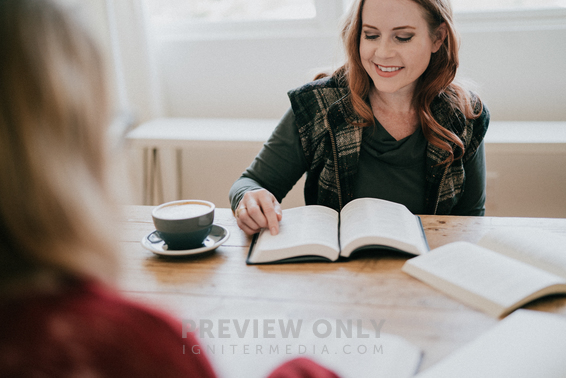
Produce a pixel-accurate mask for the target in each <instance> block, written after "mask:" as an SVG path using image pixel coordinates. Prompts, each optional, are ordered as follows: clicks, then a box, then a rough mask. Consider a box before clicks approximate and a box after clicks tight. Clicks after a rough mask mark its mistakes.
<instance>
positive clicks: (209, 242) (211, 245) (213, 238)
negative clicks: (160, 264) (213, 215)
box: [141, 224, 230, 256]
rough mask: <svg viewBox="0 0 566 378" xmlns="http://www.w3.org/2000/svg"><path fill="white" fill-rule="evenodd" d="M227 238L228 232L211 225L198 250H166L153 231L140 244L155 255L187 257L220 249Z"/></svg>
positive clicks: (163, 243) (220, 227)
mask: <svg viewBox="0 0 566 378" xmlns="http://www.w3.org/2000/svg"><path fill="white" fill-rule="evenodd" d="M229 237H230V232H229V231H228V230H227V229H225V228H224V227H222V226H219V225H217V224H213V225H212V229H211V230H210V233H209V234H208V236H207V237H206V239H204V241H203V242H202V244H203V245H202V247H199V248H193V249H185V250H168V249H167V246H166V244H165V242H164V241H163V240H161V239H160V238H159V236H157V235H156V234H155V231H153V232H152V233H150V234H149V235H146V236H145V237H144V238H143V239H142V241H141V244H142V246H143V247H144V248H145V249H147V250H149V251H151V252H153V253H155V254H157V255H163V256H188V255H197V254H199V253H203V252H208V251H212V250H214V249H216V248H218V247H220V246H221V245H222V244H224V243H225V242H226V240H228V238H229ZM150 238H151V240H150Z"/></svg>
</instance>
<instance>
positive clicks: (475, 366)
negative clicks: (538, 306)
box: [416, 310, 566, 378]
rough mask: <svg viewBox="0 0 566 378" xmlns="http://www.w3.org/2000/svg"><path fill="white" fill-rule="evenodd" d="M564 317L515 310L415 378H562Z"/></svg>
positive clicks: (565, 369) (565, 363)
mask: <svg viewBox="0 0 566 378" xmlns="http://www.w3.org/2000/svg"><path fill="white" fill-rule="evenodd" d="M564 335H566V319H565V318H564V317H563V316H560V315H555V314H549V313H544V312H540V311H530V310H517V311H516V312H514V313H513V314H511V315H509V316H508V317H506V318H505V319H503V320H502V321H500V322H499V323H498V324H497V325H496V326H495V327H493V328H492V329H490V330H489V331H487V332H486V333H484V334H482V335H481V336H479V337H478V338H477V339H476V340H474V341H472V342H471V343H469V344H468V345H466V346H464V347H463V348H461V349H459V350H457V351H456V352H454V353H453V354H451V355H450V356H448V357H447V358H446V359H444V360H442V361H440V362H439V363H437V364H436V365H434V366H432V367H430V368H429V369H427V370H426V371H424V372H422V373H420V374H418V375H417V376H416V377H418V378H453V377H458V378H472V377H473V378H477V377H497V378H532V377H544V378H563V377H564V374H565V372H566V358H564V351H566V337H564Z"/></svg>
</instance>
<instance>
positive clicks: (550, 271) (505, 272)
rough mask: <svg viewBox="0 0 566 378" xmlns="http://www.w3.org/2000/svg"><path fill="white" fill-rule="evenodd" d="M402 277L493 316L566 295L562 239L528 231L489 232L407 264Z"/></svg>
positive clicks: (565, 244) (565, 240)
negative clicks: (424, 284) (414, 280)
mask: <svg viewBox="0 0 566 378" xmlns="http://www.w3.org/2000/svg"><path fill="white" fill-rule="evenodd" d="M403 271H404V272H406V273H408V274H410V275H411V276H413V277H415V278H418V279H419V280H421V281H423V282H425V283H427V284H429V285H431V286H433V287H434V288H436V289H438V290H440V291H442V292H444V293H446V294H448V295H450V296H452V297H454V298H456V299H458V300H460V301H462V302H464V303H466V304H468V305H469V306H472V307H475V308H477V309H479V310H482V311H485V312H487V313H489V314H491V315H493V316H496V317H498V316H502V315H505V314H507V313H509V312H511V311H513V310H515V309H517V308H519V307H521V306H522V305H524V304H525V303H528V302H530V301H532V300H534V299H536V298H540V297H543V296H545V295H549V294H558V293H566V237H564V236H561V235H558V234H554V233H551V232H548V231H543V230H534V229H530V228H524V229H523V228H515V229H512V230H510V229H500V230H492V231H490V232H488V233H487V234H486V235H485V236H484V237H483V238H482V239H481V240H480V241H479V242H478V244H477V245H475V244H471V243H467V242H455V243H450V244H447V245H444V246H442V247H439V248H436V249H434V250H432V251H430V252H429V253H427V254H426V255H423V256H418V257H415V258H412V259H410V260H408V261H407V262H406V263H405V264H404V265H403Z"/></svg>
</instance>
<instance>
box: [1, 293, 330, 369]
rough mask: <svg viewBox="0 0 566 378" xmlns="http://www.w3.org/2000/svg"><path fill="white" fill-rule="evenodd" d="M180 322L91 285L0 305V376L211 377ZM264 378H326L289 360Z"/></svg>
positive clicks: (305, 363) (300, 362)
mask: <svg viewBox="0 0 566 378" xmlns="http://www.w3.org/2000/svg"><path fill="white" fill-rule="evenodd" d="M181 328H182V327H181V323H180V322H178V321H176V320H174V319H173V318H171V317H169V316H167V315H165V314H163V313H160V312H158V311H155V310H152V309H149V308H147V307H144V306H142V305H139V304H136V303H134V302H131V301H128V300H126V299H124V298H122V297H121V296H120V295H119V294H117V293H116V292H114V291H113V290H111V289H108V288H106V287H105V286H103V285H101V284H98V283H95V282H74V283H73V284H72V285H69V286H68V287H67V289H65V290H63V291H60V292H58V293H57V294H53V295H37V296H34V297H26V298H25V300H23V299H19V300H17V301H15V300H14V301H4V302H3V303H2V304H0V376H2V377H4V376H29V377H33V376H45V377H71V376H72V377H77V376H87V377H195V378H196V377H206V378H209V377H215V376H216V375H215V374H214V371H213V369H212V367H211V366H210V363H209V362H208V360H207V358H206V357H205V355H203V354H192V353H190V354H183V345H187V348H190V346H192V345H195V344H196V343H197V340H196V339H195V337H194V336H193V335H192V334H188V335H187V338H186V339H183V338H182V337H181V336H182V329H181ZM271 377H272V378H300V377H316V378H334V377H336V375H335V374H333V373H332V372H330V371H328V370H326V369H324V368H322V367H320V366H319V365H316V364H315V363H313V362H311V361H310V360H305V359H297V360H294V361H291V362H290V363H287V364H284V365H282V366H280V367H279V368H278V369H276V370H275V371H274V372H273V373H272V374H271Z"/></svg>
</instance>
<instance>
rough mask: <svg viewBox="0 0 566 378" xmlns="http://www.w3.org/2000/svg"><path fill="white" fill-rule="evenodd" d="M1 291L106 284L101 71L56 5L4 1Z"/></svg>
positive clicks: (107, 212)
mask: <svg viewBox="0 0 566 378" xmlns="http://www.w3.org/2000/svg"><path fill="white" fill-rule="evenodd" d="M0 96H1V99H0V229H1V235H0V288H1V290H2V291H4V292H5V291H6V290H9V289H7V288H9V287H12V286H14V284H16V283H17V284H18V285H21V282H22V281H24V282H25V281H26V280H28V279H29V278H30V277H34V276H36V275H37V273H38V272H39V273H41V272H54V273H56V275H59V276H68V275H70V276H84V275H87V276H95V277H100V278H110V277H112V276H113V274H114V271H115V267H116V264H115V260H114V257H113V256H115V255H114V243H112V239H111V237H112V235H111V234H109V232H111V230H112V229H113V227H110V223H109V220H111V219H110V218H112V215H111V214H112V211H111V208H112V202H111V200H110V195H109V194H108V193H109V190H108V177H107V172H108V171H107V169H106V163H107V158H108V156H107V152H108V151H107V147H106V146H107V143H106V129H107V124H108V120H109V105H108V92H107V88H106V80H105V75H104V65H103V61H102V58H101V55H100V53H99V51H98V49H97V47H96V46H95V43H94V41H93V40H92V39H91V37H90V36H89V35H88V33H87V32H86V31H85V30H84V29H83V28H82V27H81V26H80V25H79V24H78V23H77V22H76V21H74V20H73V19H72V18H71V17H70V16H69V15H68V14H66V13H65V12H64V11H63V10H62V9H60V8H59V7H58V6H57V5H56V4H54V3H53V2H52V1H46V0H2V1H0Z"/></svg>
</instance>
